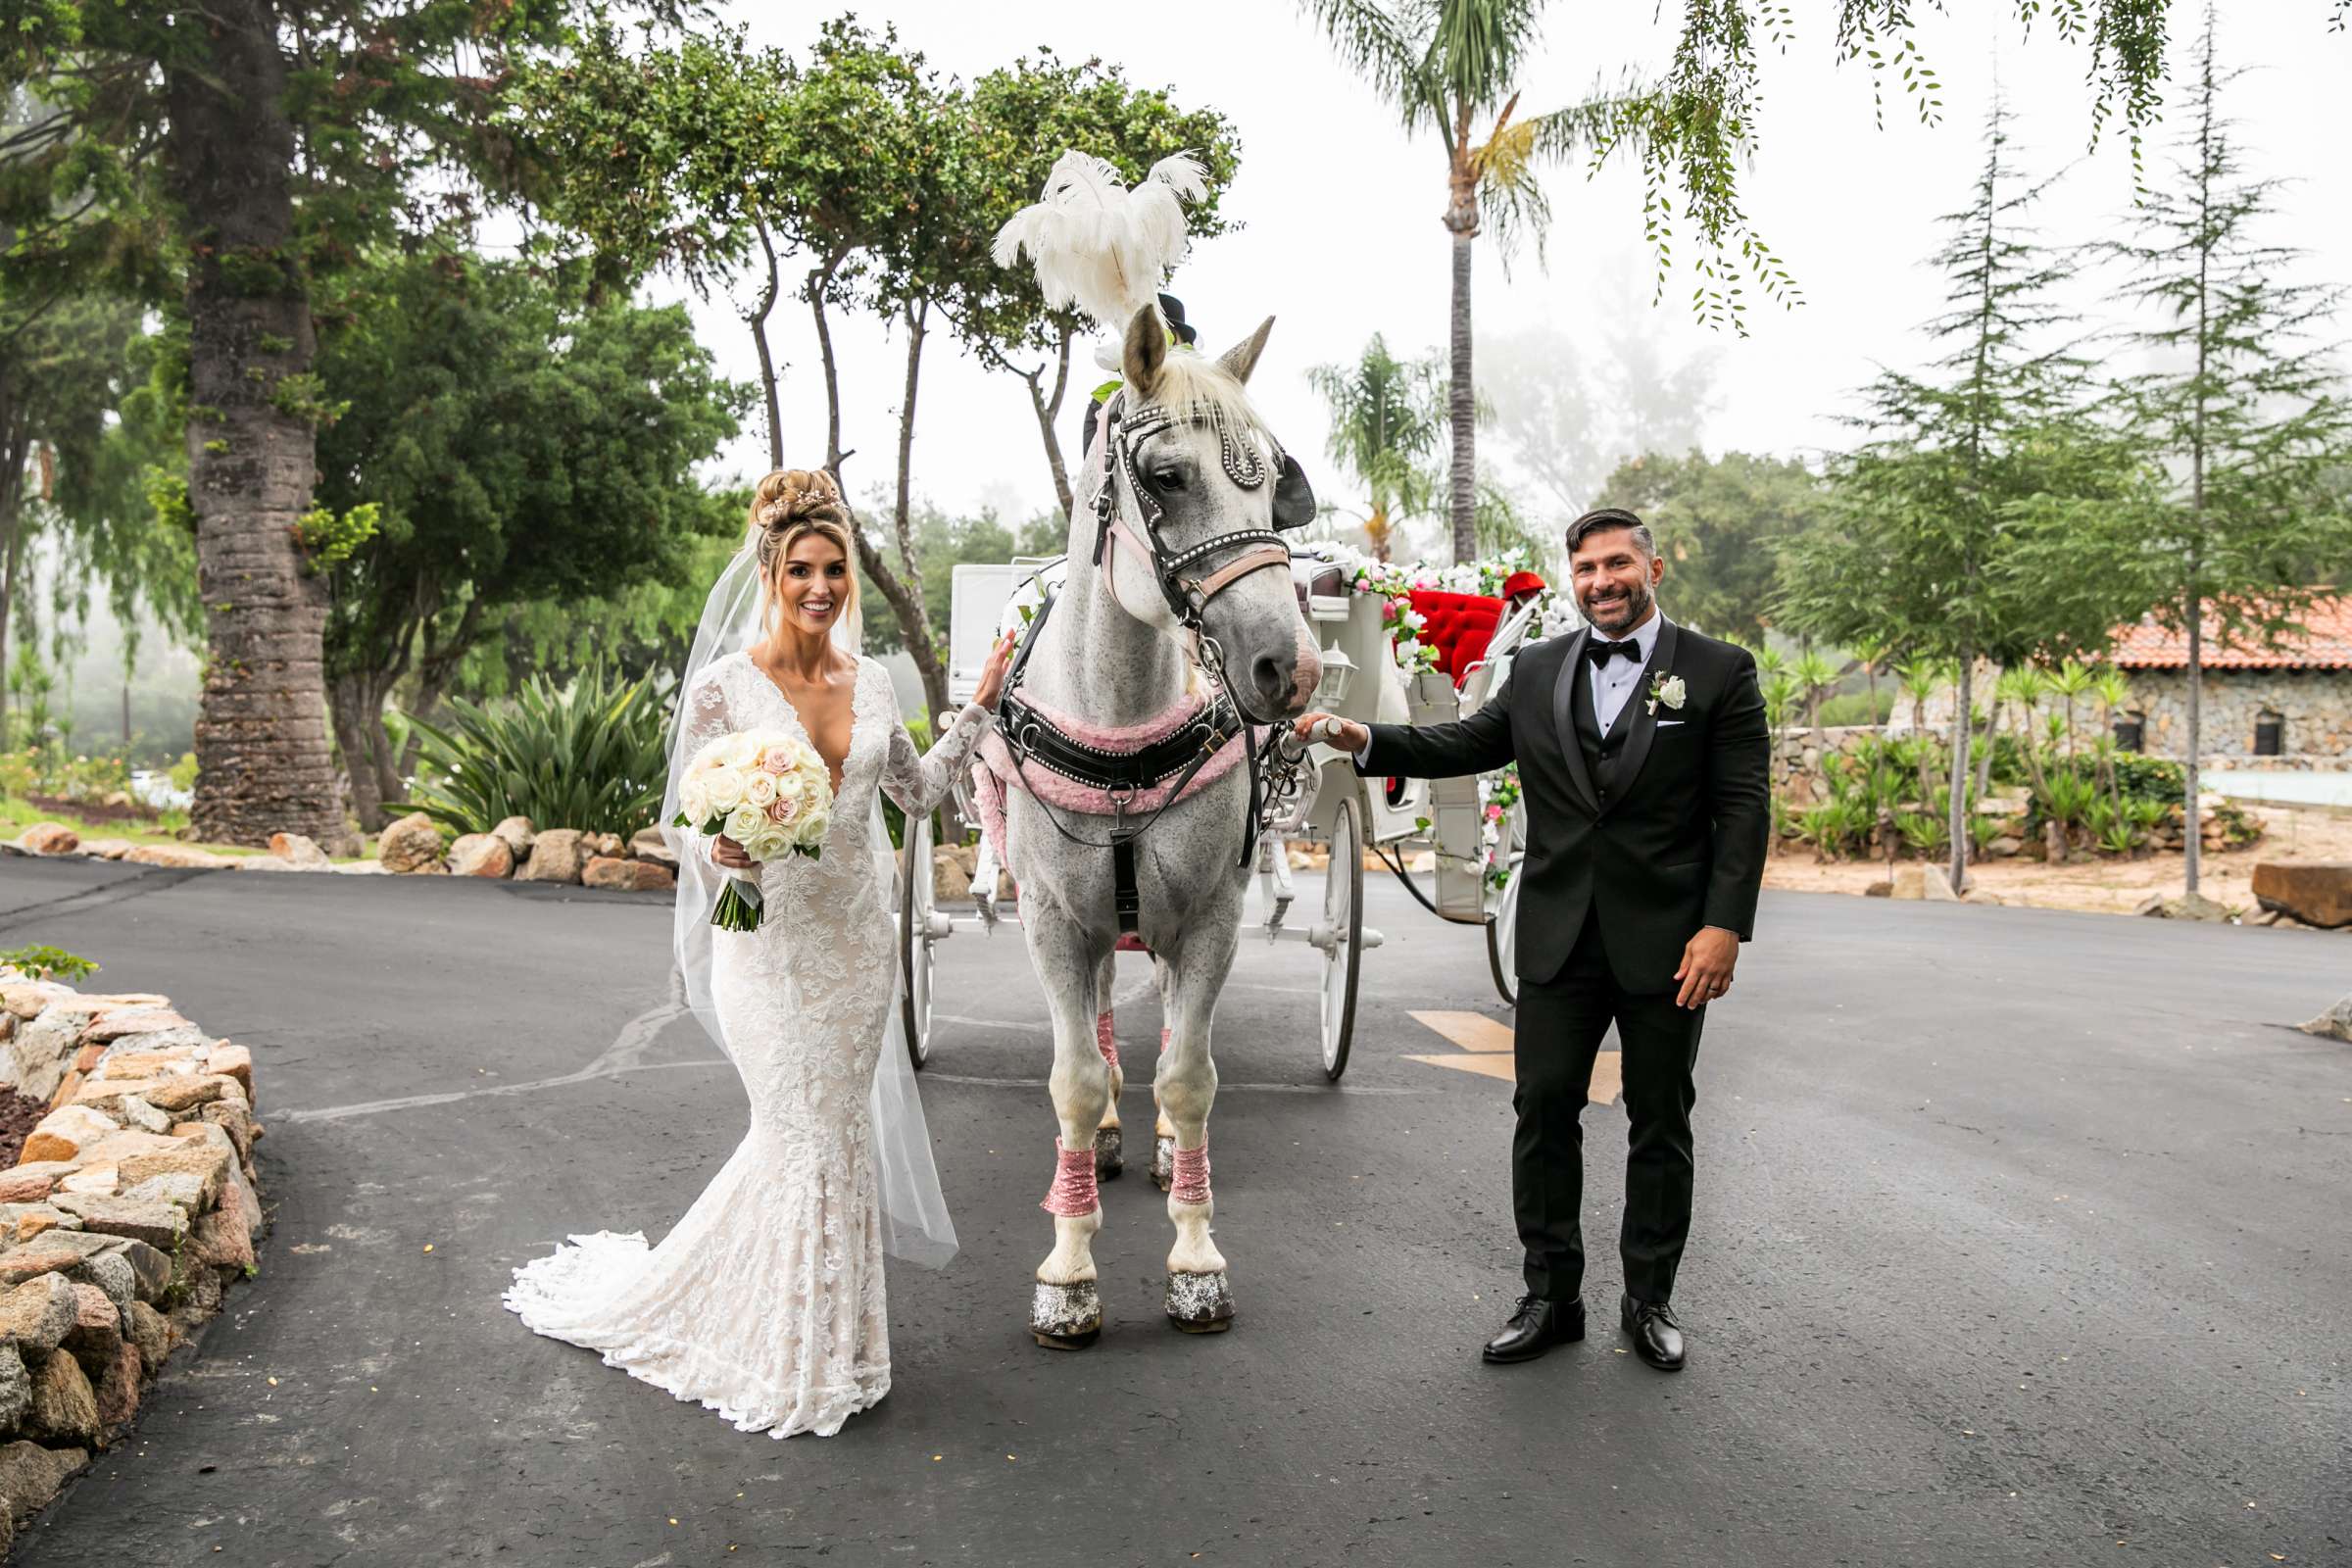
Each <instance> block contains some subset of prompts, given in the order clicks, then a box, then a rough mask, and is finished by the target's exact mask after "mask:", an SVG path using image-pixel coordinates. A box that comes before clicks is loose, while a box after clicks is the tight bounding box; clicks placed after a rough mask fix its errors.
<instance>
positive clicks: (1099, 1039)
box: [1095, 1008, 1119, 1068]
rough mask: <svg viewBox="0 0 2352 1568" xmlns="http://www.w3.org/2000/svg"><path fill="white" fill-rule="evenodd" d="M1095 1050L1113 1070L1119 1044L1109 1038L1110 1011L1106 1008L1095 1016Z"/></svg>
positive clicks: (1116, 1060) (1117, 1060)
mask: <svg viewBox="0 0 2352 1568" xmlns="http://www.w3.org/2000/svg"><path fill="white" fill-rule="evenodd" d="M1095 1049H1096V1050H1097V1051H1100V1052H1102V1053H1103V1060H1104V1061H1107V1062H1109V1063H1110V1064H1111V1066H1112V1067H1113V1068H1116V1067H1117V1066H1118V1064H1119V1043H1118V1042H1117V1041H1115V1040H1113V1039H1111V1037H1110V1010H1109V1009H1108V1008H1104V1009H1103V1011H1101V1012H1098V1013H1096V1014H1095Z"/></svg>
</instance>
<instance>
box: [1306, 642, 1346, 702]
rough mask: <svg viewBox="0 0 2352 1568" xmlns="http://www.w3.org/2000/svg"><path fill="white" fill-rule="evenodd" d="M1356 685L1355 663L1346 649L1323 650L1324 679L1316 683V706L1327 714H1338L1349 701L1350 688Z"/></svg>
mask: <svg viewBox="0 0 2352 1568" xmlns="http://www.w3.org/2000/svg"><path fill="white" fill-rule="evenodd" d="M1354 684H1355V661H1354V660H1352V659H1349V658H1348V651H1347V650H1346V649H1344V648H1338V647H1332V648H1326V649H1324V650H1323V678H1322V679H1321V680H1319V681H1317V682H1315V706H1316V707H1317V708H1319V709H1321V710H1323V711H1325V712H1337V711H1339V710H1340V707H1341V705H1342V704H1344V703H1346V702H1347V701H1348V687H1350V686H1352V685H1354Z"/></svg>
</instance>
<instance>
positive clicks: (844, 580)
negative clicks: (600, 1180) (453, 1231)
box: [506, 468, 1007, 1438]
mask: <svg viewBox="0 0 2352 1568" xmlns="http://www.w3.org/2000/svg"><path fill="white" fill-rule="evenodd" d="M850 548H851V541H850V534H849V528H848V516H847V513H846V512H845V510H844V508H843V505H842V500H841V495H840V492H839V491H838V490H837V489H835V487H834V483H833V480H832V478H831V476H830V475H828V474H825V473H823V472H821V471H817V472H812V471H805V470H802V469H797V468H795V469H789V470H780V471H778V472H775V473H771V474H769V475H768V476H767V477H766V478H765V479H762V480H761V481H760V488H759V491H758V493H757V494H756V496H755V497H754V499H753V502H752V528H751V534H750V537H749V539H748V540H747V541H746V543H745V545H744V547H743V549H742V550H741V551H740V552H738V553H737V555H736V558H735V561H734V562H733V564H730V565H729V567H728V568H727V571H726V573H725V574H724V575H723V576H721V577H720V579H719V582H718V585H717V587H715V588H714V589H712V590H711V600H710V603H709V605H708V606H707V607H706V609H705V611H704V613H703V624H702V628H701V630H700V632H699V633H698V635H697V637H696V640H695V650H694V655H693V657H692V658H691V659H690V660H689V661H688V663H687V673H686V684H685V687H684V694H685V695H684V699H683V702H682V704H681V707H680V719H679V724H678V735H677V739H676V741H675V743H674V746H673V748H672V752H671V757H670V774H669V790H668V795H667V797H666V798H665V799H664V801H663V803H662V820H664V821H668V820H670V819H671V818H673V817H674V816H675V815H676V813H677V804H678V779H679V776H680V774H681V772H682V771H683V768H684V765H685V763H686V762H687V761H688V760H691V759H692V758H693V757H694V756H695V754H696V753H697V752H699V751H700V750H701V749H702V748H703V747H704V746H705V745H706V744H708V743H709V742H710V741H711V740H712V739H714V738H715V737H717V736H720V735H724V734H729V733H732V732H736V731H741V730H749V729H782V730H787V731H793V732H797V733H799V734H800V735H802V736H804V737H805V738H806V739H807V740H808V741H809V743H810V744H811V745H812V746H814V747H815V748H816V750H817V752H818V753H819V754H820V755H821V756H822V757H823V759H824V760H825V763H826V765H827V767H828V768H829V769H831V771H832V775H833V787H834V795H835V800H834V809H833V825H832V828H831V830H830V835H829V837H828V839H827V841H826V843H825V845H824V853H823V855H822V857H821V858H815V859H810V858H806V857H802V856H797V855H796V856H788V857H786V858H785V861H784V862H783V863H781V864H769V865H764V866H761V865H757V864H756V863H755V862H754V861H752V860H750V859H749V858H746V856H745V855H744V853H743V850H742V847H741V846H739V845H737V844H736V843H735V842H734V841H733V840H731V839H728V838H725V837H719V838H716V839H712V840H705V839H703V838H702V837H701V836H700V835H697V834H688V833H685V832H684V831H683V830H679V829H671V830H670V832H671V836H672V839H673V842H677V841H679V840H683V842H682V843H680V844H679V845H678V847H679V850H680V853H679V857H678V860H679V883H678V906H677V914H676V926H675V931H676V938H675V941H676V950H677V957H678V964H679V968H680V970H681V972H682V973H683V974H684V976H685V978H686V986H687V995H688V999H689V1000H690V1001H691V1002H692V1003H693V1005H694V1008H695V1011H696V1013H697V1014H698V1015H699V1016H700V1017H701V1018H702V1020H703V1022H704V1025H705V1027H707V1028H709V1029H710V1030H711V1033H712V1035H713V1036H714V1037H715V1038H716V1039H717V1040H718V1042H719V1045H720V1047H721V1048H722V1049H723V1050H724V1051H725V1052H726V1053H727V1054H728V1055H729V1057H731V1058H732V1059H733V1061H734V1063H735V1067H736V1070H737V1071H738V1072H740V1073H741V1074H742V1075H743V1086H744V1089H745V1091H746V1092H747V1093H748V1095H749V1096H750V1099H751V1108H752V1127H751V1132H750V1135H749V1136H747V1137H746V1138H745V1139H744V1141H743V1144H742V1146H741V1147H739V1148H738V1149H737V1150H736V1151H735V1153H734V1155H733V1157H732V1158H730V1159H729V1160H728V1161H727V1163H726V1165H725V1167H724V1168H723V1169H721V1170H720V1171H719V1173H718V1175H717V1177H716V1178H715V1179H714V1180H713V1181H712V1182H711V1185H710V1187H709V1188H707V1189H706V1190H705V1191H704V1193H703V1195H702V1197H701V1198H699V1199H697V1200H696V1201H695V1202H694V1206H693V1207H691V1208H689V1209H688V1210H687V1211H686V1214H685V1217H684V1218H682V1219H680V1220H679V1221H678V1223H677V1226H676V1228H675V1229H673V1230H672V1231H671V1232H670V1233H669V1235H668V1236H667V1237H665V1238H664V1239H663V1240H662V1245H661V1246H659V1247H654V1248H651V1249H649V1248H648V1247H647V1245H646V1240H645V1237H644V1236H643V1234H641V1233H640V1234H631V1235H626V1236H623V1235H615V1234H613V1232H610V1231H605V1232H599V1233H597V1234H595V1235H592V1236H574V1237H573V1238H571V1245H570V1246H568V1247H564V1248H562V1249H560V1250H557V1251H556V1252H555V1253H553V1254H552V1255H550V1256H547V1257H542V1258H538V1259H536V1260H534V1261H532V1262H530V1263H528V1264H525V1265H524V1266H523V1267H521V1268H519V1269H517V1270H515V1284H514V1286H513V1288H512V1289H511V1290H509V1292H508V1293H507V1296H506V1304H507V1305H508V1306H509V1307H510V1308H512V1309H513V1310H514V1311H515V1312H516V1313H518V1314H519V1315H520V1316H521V1318H522V1320H523V1322H524V1323H525V1324H526V1325H528V1326H529V1327H530V1328H531V1329H533V1330H535V1331H536V1332H538V1333H540V1334H545V1335H549V1336H551V1337H553V1338H555V1339H559V1340H564V1341H567V1342H569V1343H570V1344H573V1345H578V1346H584V1347H586V1348H589V1349H592V1350H597V1351H601V1352H602V1353H603V1355H604V1359H605V1363H606V1364H607V1365H608V1366H616V1367H619V1368H621V1369H622V1370H623V1371H626V1372H627V1373H628V1374H629V1375H630V1376H632V1377H635V1378H639V1379H642V1380H643V1381H645V1382H647V1383H651V1384H653V1385H654V1386H655V1387H656V1388H660V1389H666V1390H667V1391H668V1392H669V1393H671V1394H673V1395H675V1396H676V1397H679V1398H681V1399H699V1400H700V1401H702V1403H704V1404H705V1405H707V1406H709V1407H710V1408H711V1409H713V1410H716V1411H717V1412H718V1413H719V1414H720V1415H722V1416H724V1417H726V1418H727V1419H728V1420H730V1421H732V1422H734V1423H735V1425H736V1426H737V1427H738V1428H740V1429H741V1430H743V1431H746V1432H762V1431H763V1432H767V1433H769V1434H770V1435H772V1436H774V1437H778V1438H785V1437H790V1436H792V1435H793V1434H795V1433H799V1432H814V1433H817V1434H819V1435H820V1436H827V1437H829V1436H831V1435H832V1434H834V1433H836V1432H839V1431H840V1430H841V1427H842V1423H843V1422H844V1421H846V1420H848V1419H849V1417H850V1416H852V1415H854V1414H856V1413H857V1412H858V1411H859V1410H864V1409H868V1408H870V1407H871V1406H873V1405H874V1404H875V1403H877V1402H878V1401H879V1400H880V1399H881V1398H882V1397H883V1396H884V1395H885V1394H887V1393H888V1392H889V1391H890V1335H889V1326H888V1321H887V1313H886V1310H885V1301H884V1296H883V1279H882V1254H883V1252H884V1251H885V1250H888V1251H891V1252H893V1253H895V1254H897V1255H899V1256H902V1257H906V1258H909V1259H911V1260H913V1261H917V1262H922V1263H928V1264H931V1265H934V1266H936V1265H938V1264H942V1263H945V1262H946V1261H947V1260H948V1258H949V1257H951V1256H952V1255H954V1253H955V1250H956V1233H955V1230H954V1228H953V1227H952V1226H951V1225H950V1223H949V1221H948V1215H947V1205H946V1204H945V1202H944V1201H942V1200H941V1198H940V1193H939V1177H938V1174H937V1172H936V1171H935V1170H934V1169H933V1166H932V1162H931V1148H930V1141H929V1137H928V1135H927V1133H926V1131H925V1128H924V1125H923V1117H922V1105H921V1103H920V1101H919V1100H917V1099H916V1097H915V1093H914V1082H913V1074H912V1071H911V1069H910V1068H909V1066H908V1059H907V1051H906V1046H905V1041H904V1039H903V1037H902V1035H901V1033H900V1027H899V1023H898V1017H899V1008H898V1005H897V997H896V991H895V987H896V984H897V981H898V975H899V963H898V957H897V953H896V945H895V924H894V922H893V920H892V918H891V915H890V907H889V892H888V889H889V887H890V878H891V876H892V874H893V873H892V859H891V851H890V841H889V839H888V837H887V836H886V835H885V834H884V831H883V819H882V810H881V805H880V801H879V798H878V796H877V794H876V791H877V789H880V790H885V791H888V792H889V794H890V797H891V799H892V800H894V801H896V802H897V803H898V804H899V806H900V808H901V809H903V810H905V811H906V812H907V814H908V815H910V816H911V815H919V814H921V813H923V812H927V811H930V810H932V809H934V808H936V807H937V806H938V805H939V803H940V802H941V801H942V800H943V799H944V798H945V797H946V796H947V793H948V788H949V783H950V781H951V779H952V778H953V777H954V775H955V772H956V768H957V767H958V766H959V765H961V763H962V762H963V760H964V759H965V757H966V755H967V754H968V753H969V752H970V750H971V748H972V745H973V743H974V742H975V741H977V740H978V739H979V736H980V734H981V731H982V730H983V729H984V728H985V727H986V725H987V724H988V722H989V714H990V712H991V711H993V710H994V709H995V707H996V703H997V697H998V694H999V692H1000V691H1001V690H1002V689H1003V687H1004V678H1005V660H1006V652H1007V645H1005V644H1000V645H999V646H998V647H997V649H996V650H995V651H994V653H993V654H992V656H991V658H990V660H989V662H988V665H987V668H986V669H985V670H984V672H983V673H982V675H981V679H980V687H979V691H978V694H977V697H976V700H975V701H974V702H973V703H971V704H970V705H969V706H968V707H966V708H965V709H964V710H963V711H962V712H960V713H959V714H957V715H956V721H955V723H954V726H953V727H952V728H950V729H949V731H948V733H947V734H946V735H944V736H942V737H940V739H939V741H938V743H937V744H936V745H934V746H933V747H932V748H931V750H930V752H929V754H928V755H918V754H917V753H916V751H915V748H914V742H913V740H912V739H911V738H910V737H909V736H908V735H907V729H906V726H905V725H903V724H901V723H900V722H899V716H898V705H897V702H896V699H895V698H894V697H893V695H892V691H891V684H890V677H889V675H888V673H887V672H886V671H885V670H884V669H883V667H882V666H881V665H880V664H878V663H876V662H873V661H871V660H867V659H862V658H859V657H858V655H857V654H856V653H855V652H853V651H852V650H853V649H854V648H855V647H856V635H857V634H856V627H857V624H858V578H857V574H856V573H855V572H854V571H853V570H852V569H851V566H850V559H851V558H850ZM713 861H715V866H714V865H713V864H712V862H713ZM719 867H725V868H728V869H731V870H740V871H742V872H744V873H745V874H747V875H756V876H757V877H758V878H759V880H760V892H761V894H762V903H763V907H764V910H765V913H764V916H763V918H762V919H761V921H760V928H759V929H758V930H757V931H751V932H733V931H718V930H714V929H713V928H712V927H711V923H710V916H711V905H712V902H713V900H714V899H715V897H716V894H717V889H718V879H719V877H721V876H722V875H725V874H727V873H726V871H723V870H720V869H718V868H719ZM877 1066H879V1070H878V1071H877Z"/></svg>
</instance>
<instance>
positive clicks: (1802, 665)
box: [1790, 648, 1838, 746]
mask: <svg viewBox="0 0 2352 1568" xmlns="http://www.w3.org/2000/svg"><path fill="white" fill-rule="evenodd" d="M1790 673H1792V674H1793V675H1795V677H1796V683H1797V685H1799V686H1801V687H1803V688H1804V692H1805V726H1806V727H1807V728H1808V729H1810V730H1812V731H1813V744H1814V745H1816V746H1819V745H1820V744H1821V743H1822V734H1821V694H1822V693H1824V692H1826V691H1828V690H1829V689H1830V688H1831V687H1832V686H1835V685H1837V684H1838V666H1837V665H1835V664H1833V663H1831V662H1829V661H1828V660H1826V659H1824V658H1822V657H1821V655H1819V654H1817V653H1815V652H1814V651H1813V650H1812V649H1810V648H1808V649H1806V650H1805V651H1804V652H1803V653H1802V654H1801V655H1799V656H1798V657H1797V661H1796V665H1795V667H1794V668H1793V669H1792V670H1791V671H1790Z"/></svg>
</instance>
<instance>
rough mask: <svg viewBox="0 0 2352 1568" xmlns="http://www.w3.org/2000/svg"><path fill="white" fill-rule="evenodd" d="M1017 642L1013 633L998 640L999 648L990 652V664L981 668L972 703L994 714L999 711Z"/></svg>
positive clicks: (1006, 634)
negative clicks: (998, 707)
mask: <svg viewBox="0 0 2352 1568" xmlns="http://www.w3.org/2000/svg"><path fill="white" fill-rule="evenodd" d="M1015 641H1016V639H1015V638H1014V636H1013V634H1012V633H1011V632H1006V633H1005V635H1004V636H1002V637H1000V638H998V639H997V646H996V647H994V648H992V649H990V650H989V651H988V662H987V663H986V664H984V665H983V666H981V670H980V684H979V686H978V687H977V688H976V689H975V690H974V691H973V692H972V701H973V702H975V703H978V704H979V705H980V706H981V707H982V708H985V709H987V710H988V711H990V712H992V713H993V712H995V711H997V699H999V698H1001V697H1003V696H1004V695H1005V669H1006V668H1007V667H1008V666H1009V665H1010V664H1011V663H1012V647H1013V643H1014V642H1015Z"/></svg>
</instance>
